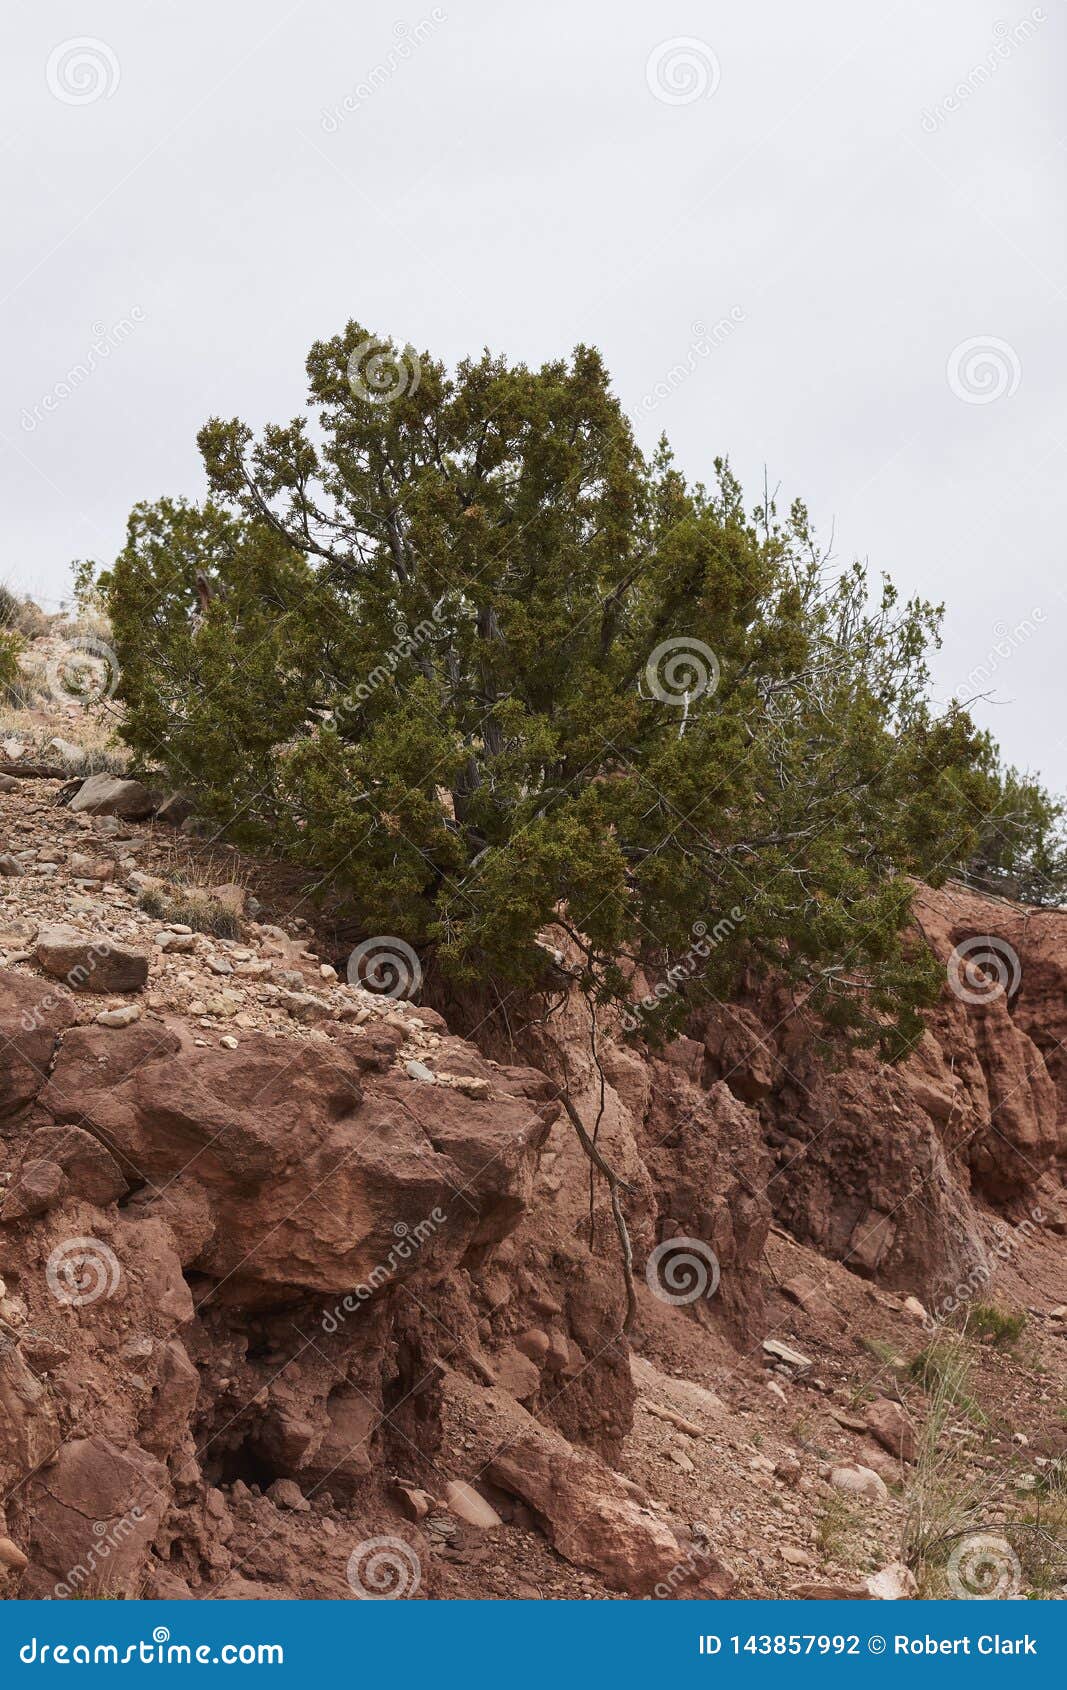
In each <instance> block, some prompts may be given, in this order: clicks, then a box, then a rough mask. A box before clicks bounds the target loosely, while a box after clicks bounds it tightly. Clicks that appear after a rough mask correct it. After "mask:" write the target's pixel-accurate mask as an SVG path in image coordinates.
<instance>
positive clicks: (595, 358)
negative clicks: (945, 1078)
mask: <svg viewBox="0 0 1067 1690" xmlns="http://www.w3.org/2000/svg"><path fill="white" fill-rule="evenodd" d="M307 373H308V382H309V398H308V407H309V411H310V416H308V417H298V418H296V419H294V420H293V421H292V422H290V423H289V424H287V425H282V426H271V427H268V428H266V429H265V430H264V431H263V433H262V434H261V435H260V436H259V438H258V439H257V438H255V437H254V436H253V434H252V432H251V430H250V429H249V428H248V427H246V426H245V425H244V424H243V423H241V422H240V421H237V420H232V421H223V420H220V419H217V418H216V419H213V420H212V421H210V422H208V423H207V424H206V425H205V427H204V428H203V429H202V431H201V433H200V436H199V443H200V447H201V451H202V454H203V458H204V462H205V465H206V469H207V475H208V482H209V489H210V496H209V498H208V500H207V501H206V502H205V503H204V504H203V505H201V506H196V505H192V504H189V503H186V502H183V501H181V500H169V499H164V500H161V501H159V502H158V503H156V504H152V505H142V506H138V507H137V508H136V509H135V510H134V512H133V513H132V515H131V518H130V523H129V533H128V539H127V543H126V546H125V549H124V550H123V552H122V553H121V555H120V556H119V558H118V560H117V561H116V563H115V565H114V568H113V569H112V570H111V572H110V574H109V576H108V577H106V578H105V581H104V586H105V589H106V593H107V599H108V604H109V609H110V614H111V617H112V621H113V626H114V629H115V636H116V641H117V646H118V655H119V659H120V663H121V668H122V683H121V696H122V698H123V700H124V702H125V705H126V712H127V714H126V721H125V725H124V727H123V729H122V732H123V734H124V736H125V738H126V739H127V741H128V742H129V744H130V745H131V747H132V748H133V749H134V751H135V752H136V753H137V754H138V756H139V757H140V758H141V759H142V760H143V761H145V762H146V763H154V764H156V765H158V766H160V767H162V768H164V769H165V770H167V771H168V772H169V774H170V775H171V776H172V777H173V778H174V779H176V780H178V781H180V782H181V783H182V784H183V785H185V786H190V785H192V786H194V787H195V788H196V789H197V791H198V794H199V798H200V803H201V807H202V808H203V809H205V810H206V811H207V812H208V813H209V814H213V815H215V816H216V817H217V818H218V820H219V821H220V823H226V824H228V825H229V826H230V827H231V830H232V832H233V834H234V836H235V837H237V838H238V839H240V840H243V841H245V842H247V843H249V844H251V845H253V846H255V845H259V844H264V843H268V844H269V846H270V848H271V849H272V850H274V851H282V852H284V853H287V854H289V855H290V856H292V857H293V858H294V859H296V860H298V861H300V862H302V863H305V864H307V865H309V866H311V867H312V868H314V869H315V870H316V871H317V873H318V877H319V878H320V879H321V880H322V882H323V883H325V884H328V885H329V886H330V887H331V888H332V889H333V890H334V891H335V892H338V891H339V892H341V893H343V896H344V899H345V901H346V903H347V906H348V907H349V908H350V910H351V911H352V912H353V916H354V918H355V920H356V921H358V923H359V925H360V926H361V927H362V929H363V930H364V931H365V932H366V933H368V934H396V935H400V936H402V937H403V938H404V940H405V941H406V942H407V943H409V944H410V945H412V946H413V947H414V948H415V949H416V950H417V951H418V952H419V953H420V954H421V956H422V957H423V959H424V961H425V962H426V963H427V964H431V963H432V965H433V966H434V967H435V968H437V969H440V970H443V971H445V972H446V973H447V974H448V975H449V976H450V977H451V979H452V980H453V981H454V982H456V984H457V986H459V987H462V986H463V985H464V983H469V982H472V981H475V980H478V981H486V980H488V981H491V982H492V983H493V984H494V987H495V988H496V990H497V991H498V992H500V993H501V994H504V993H508V992H518V993H520V994H522V993H528V992H530V991H532V990H535V989H539V988H542V987H544V985H545V983H546V966H549V965H548V964H547V960H546V950H545V947H544V943H543V940H542V939H541V938H539V936H542V935H543V933H544V930H545V929H546V927H547V926H548V925H549V924H551V923H558V924H560V926H562V927H563V928H564V929H565V930H566V931H567V932H568V933H569V935H570V938H571V941H572V945H573V951H572V953H571V954H574V955H577V956H578V957H580V959H581V962H580V964H579V966H578V969H577V973H578V975H579V977H580V984H581V986H582V989H583V990H584V991H585V992H586V994H587V996H588V997H589V998H590V1000H591V1001H597V1000H600V1001H604V1000H609V999H610V1000H614V1001H617V1002H619V1003H621V1004H624V1005H629V1006H630V1017H631V1019H630V1024H631V1025H637V1026H640V1028H641V1029H642V1031H644V1032H645V1033H648V1034H654V1033H655V1032H656V1031H657V1029H662V1028H664V1027H671V1026H675V1025H677V1024H679V1022H680V1020H681V1018H682V1017H683V1016H684V1014H685V1013H686V1011H687V1008H688V1007H689V1005H691V1004H692V1003H693V1001H694V999H695V998H697V997H699V995H701V994H706V993H711V994H724V993H727V992H728V991H729V990H730V989H731V988H732V986H734V985H735V984H736V981H737V978H738V975H739V972H740V971H741V970H742V969H744V968H745V967H746V966H748V965H750V964H758V965H759V966H761V967H770V968H773V969H775V970H777V971H779V972H780V973H781V974H782V975H784V976H785V977H787V978H790V979H792V980H793V981H794V982H795V983H796V986H797V989H798V991H800V992H802V993H804V994H805V995H807V996H808V998H809V1001H810V1002H811V1003H812V1004H813V1006H814V1007H815V1008H817V1009H818V1010H820V1011H821V1012H822V1013H823V1014H824V1015H825V1016H826V1018H827V1019H828V1020H829V1021H830V1022H831V1023H833V1024H835V1025H837V1026H839V1027H841V1028H844V1029H846V1030H847V1031H848V1033H849V1036H852V1037H856V1038H860V1039H867V1040H872V1041H877V1042H879V1043H880V1044H881V1046H882V1048H883V1049H884V1050H886V1051H887V1052H889V1053H891V1054H892V1053H897V1052H899V1051H901V1050H902V1049H904V1048H906V1047H907V1045H908V1044H909V1043H910V1041H912V1040H913V1039H914V1038H915V1037H916V1036H917V1034H918V1032H919V1030H920V1026H921V1022H920V1019H919V1010H920V1009H921V1007H922V1006H923V1005H924V1004H925V1003H927V1002H929V1001H931V998H932V996H933V995H934V993H935V991H936V988H937V970H936V968H935V966H934V964H933V961H932V959H931V957H930V956H929V955H928V953H927V952H926V951H925V950H924V948H923V947H921V946H920V945H917V944H915V943H914V942H913V941H912V939H911V938H909V935H908V927H907V923H908V910H909V904H910V900H911V896H912V880H911V877H913V876H921V877H923V878H925V879H926V880H929V881H933V882H934V883H937V882H938V881H940V880H941V879H942V878H943V877H944V876H945V874H946V873H947V872H948V871H950V870H952V869H955V868H959V867H960V866H962V865H963V864H965V863H966V862H967V861H968V859H969V858H970V856H971V855H972V854H973V852H974V851H975V849H976V847H977V846H978V844H979V842H980V841H981V840H983V839H984V840H985V841H986V847H985V848H986V850H987V854H988V852H989V850H990V849H991V848H992V847H991V846H990V844H989V841H990V840H993V839H995V838H996V837H997V834H996V830H995V825H994V824H991V823H990V822H989V820H988V817H989V815H990V811H991V808H992V809H993V810H995V808H996V803H997V795H998V791H999V787H998V778H999V777H998V775H997V771H996V754H995V749H994V748H993V747H992V745H991V743H990V742H989V740H988V738H987V737H986V736H984V735H982V734H980V733H979V732H978V731H977V730H976V728H975V726H974V724H973V723H972V721H971V720H970V718H969V716H968V715H967V713H966V712H965V711H964V710H963V709H961V708H960V707H958V706H956V705H952V706H950V707H949V708H948V709H947V710H944V711H942V712H940V713H935V711H934V710H933V708H932V706H931V703H930V697H929V685H928V680H929V677H928V670H927V656H928V653H929V651H930V649H931V646H932V645H933V644H936V641H937V638H938V627H939V617H940V610H939V608H938V607H935V606H933V605H931V604H928V603H926V602H924V601H922V600H919V599H915V600H911V601H908V602H901V601H900V599H899V598H898V596H897V594H896V592H895V590H894V589H893V587H892V585H891V584H890V583H889V582H888V581H886V580H882V581H879V582H874V583H872V582H871V581H870V580H869V579H868V576H867V574H866V572H865V570H864V569H862V568H860V567H859V566H852V567H848V568H845V569H843V570H840V569H838V568H837V567H836V566H835V565H834V564H833V562H832V561H831V560H830V559H828V558H827V557H826V556H824V555H823V553H822V552H821V551H820V548H819V545H818V543H817V541H816V538H815V535H814V533H813V529H812V525H811V523H810V521H809V518H808V514H807V511H806V510H805V508H804V506H803V505H802V504H800V503H795V504H793V505H792V507H791V508H790V509H789V511H788V513H787V514H779V512H778V511H777V509H776V507H775V503H774V501H773V499H771V498H770V497H769V496H768V495H767V494H766V493H765V494H764V496H763V498H762V499H761V500H760V502H759V504H758V506H757V508H755V509H752V510H750V509H747V508H746V505H745V501H744V498H743V494H742V490H741V488H740V486H739V485H738V483H737V481H736V479H735V477H734V475H733V474H732V472H731V470H730V467H729V465H728V463H727V462H725V461H723V460H721V459H720V460H716V461H715V463H714V468H713V474H712V475H711V476H710V477H709V483H708V484H707V485H704V484H700V483H697V484H695V485H692V484H690V483H689V482H687V480H686V479H685V477H684V476H683V475H682V474H681V472H680V471H679V469H678V467H677V465H676V463H675V462H674V460H673V459H672V456H671V453H670V450H669V447H668V446H667V444H666V442H662V443H661V445H660V447H659V448H658V450H657V451H656V452H655V453H654V454H653V455H652V456H651V458H646V457H645V456H644V455H643V454H642V453H641V451H640V450H639V449H638V447H637V445H636V443H635V441H634V438H633V435H632V432H631V430H630V427H629V425H628V423H627V420H626V418H625V416H624V414H623V412H622V409H621V407H620V404H619V401H618V399H617V398H616V397H615V395H614V394H613V393H612V391H611V388H610V384H609V380H608V377H607V373H606V371H605V369H604V366H603V363H602V361H601V359H600V357H599V355H598V354H597V352H596V351H594V350H592V349H590V348H588V347H579V348H578V349H577V350H576V351H575V352H574V354H573V356H572V357H571V358H570V359H569V360H559V361H555V362H551V363H548V364H545V365H544V366H543V367H541V368H540V369H536V370H534V369H528V368H526V367H525V366H524V365H521V364H520V365H513V364H509V363H507V362H506V361H505V360H504V359H502V358H500V357H495V356H491V355H490V354H489V353H488V352H487V353H485V354H484V355H483V356H482V357H480V358H477V359H471V360H468V361H466V362H464V363H462V364H460V365H459V367H458V368H457V369H456V370H455V371H454V372H452V373H449V371H448V370H446V368H445V366H444V365H443V364H441V363H439V362H437V361H435V360H434V359H432V358H431V357H429V356H428V355H423V356H419V357H417V356H416V354H415V353H414V352H413V351H412V349H411V348H410V347H408V348H398V347H396V346H394V345H393V344H392V343H382V342H376V341H373V340H372V338H371V337H370V336H369V335H368V333H367V331H366V330H364V329H363V328H362V327H361V326H359V325H358V324H355V323H350V324H349V325H348V327H347V328H346V330H345V332H344V333H343V334H341V335H338V336H336V337H335V338H334V339H332V340H329V341H325V342H320V343H317V344H316V345H315V346H313V348H312V350H311V353H310V355H309V358H308V361H307ZM198 572H199V574H200V577H201V583H202V586H201V593H200V600H201V601H202V602H205V603H206V605H207V608H206V610H204V609H201V608H200V605H199V604H198V594H197V585H196V582H197V574H198ZM204 582H207V583H208V589H209V590H208V591H207V592H206V593H205V592H204V590H203V583H204ZM208 601H209V602H208ZM1000 848H1001V849H1002V850H1004V851H1007V852H1008V854H1009V855H1010V847H1007V846H1004V845H1003V842H1002V844H1001V847H1000ZM709 936H710V937H709ZM664 980H668V981H670V982H671V987H670V989H667V990H660V991H658V992H657V991H655V990H652V989H650V987H654V986H655V985H656V984H657V983H662V982H663V981H664ZM675 988H677V989H675ZM635 998H636V999H643V1000H645V1001H644V1002H643V1003H642V1004H641V1005H640V1006H639V1007H638V1008H637V1009H636V1010H635V1008H634V1000H635Z"/></svg>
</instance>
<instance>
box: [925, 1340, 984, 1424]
mask: <svg viewBox="0 0 1067 1690" xmlns="http://www.w3.org/2000/svg"><path fill="white" fill-rule="evenodd" d="M971 1371H972V1367H971V1358H970V1355H969V1353H968V1350H967V1346H966V1344H965V1343H964V1341H963V1339H962V1338H960V1337H959V1336H958V1335H956V1334H955V1333H948V1332H946V1333H945V1334H944V1335H943V1336H941V1337H938V1338H935V1340H934V1342H933V1343H932V1344H928V1345H927V1346H926V1348H925V1349H923V1350H920V1351H919V1353H918V1355H917V1356H915V1357H914V1359H913V1360H912V1361H911V1362H910V1363H909V1366H908V1372H909V1374H910V1376H911V1378H912V1379H913V1380H914V1381H915V1383H916V1384H917V1385H919V1386H920V1387H921V1389H922V1390H924V1391H925V1392H926V1394H927V1396H928V1397H929V1399H930V1401H931V1403H932V1404H936V1405H939V1406H941V1407H943V1408H944V1411H945V1413H946V1414H947V1413H948V1411H949V1410H953V1411H956V1412H958V1413H961V1414H964V1415H966V1416H967V1418H968V1419H971V1420H975V1421H984V1419H985V1416H984V1415H983V1413H982V1411H981V1409H980V1408H979V1406H978V1404H977V1403H976V1402H975V1400H974V1398H973V1397H972V1396H971V1394H970V1391H969V1389H968V1383H969V1380H970V1377H971ZM928 1419H929V1416H928Z"/></svg>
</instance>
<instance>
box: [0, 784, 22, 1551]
mask: <svg viewBox="0 0 1067 1690" xmlns="http://www.w3.org/2000/svg"><path fill="white" fill-rule="evenodd" d="M15 785H16V786H17V785H18V782H17V781H16V782H15ZM21 873H22V864H21V863H20V862H19V860H18V858H17V857H13V856H11V854H10V852H7V851H5V852H4V853H3V855H2V856H0V874H6V875H7V876H8V877H9V879H11V880H14V879H16V878H17V876H18V875H20V874H21ZM5 1541H6V1540H5Z"/></svg>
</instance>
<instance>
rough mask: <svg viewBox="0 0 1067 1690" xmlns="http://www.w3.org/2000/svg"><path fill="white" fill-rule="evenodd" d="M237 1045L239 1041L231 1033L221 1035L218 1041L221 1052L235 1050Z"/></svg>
mask: <svg viewBox="0 0 1067 1690" xmlns="http://www.w3.org/2000/svg"><path fill="white" fill-rule="evenodd" d="M238 1043H239V1041H238V1040H237V1039H235V1038H234V1036H233V1034H232V1033H223V1035H222V1037H221V1039H220V1040H219V1044H220V1045H221V1046H222V1048H223V1050H236V1049H237V1047H238Z"/></svg>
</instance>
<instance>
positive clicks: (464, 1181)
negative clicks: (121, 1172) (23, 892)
mask: <svg viewBox="0 0 1067 1690" xmlns="http://www.w3.org/2000/svg"><path fill="white" fill-rule="evenodd" d="M360 1044H361V1041H360V1040H359V1039H358V1038H357V1037H353V1038H352V1039H351V1040H349V1039H340V1040H338V1041H336V1042H335V1043H332V1044H324V1043H322V1044H320V1043H310V1042H306V1041H305V1042H300V1041H297V1040H290V1039H285V1038H270V1037H268V1036H267V1035H265V1034H261V1033H249V1034H248V1035H247V1036H246V1037H244V1038H243V1039H242V1041H241V1043H240V1045H239V1046H238V1048H237V1049H235V1050H228V1049H223V1048H217V1049H211V1048H206V1049H204V1048H200V1049H198V1048H196V1047H195V1046H194V1045H193V1042H192V1037H191V1035H190V1033H189V1031H188V1030H187V1029H185V1028H177V1027H170V1028H162V1029H161V1028H160V1027H158V1026H157V1027H155V1028H152V1029H150V1028H146V1027H145V1026H144V1025H143V1024H141V1023H138V1024H136V1025H134V1026H132V1027H128V1028H124V1029H121V1030H119V1031H115V1032H111V1031H105V1030H104V1029H101V1028H98V1027H95V1026H89V1027H79V1028H76V1029H74V1030H72V1031H71V1033H70V1034H69V1035H68V1036H67V1038H66V1040H65V1041H64V1045H63V1049H62V1051H61V1052H60V1055H59V1057H58V1060H57V1061H56V1064H55V1067H54V1069H53V1072H52V1076H51V1078H50V1080H49V1082H48V1085H47V1087H46V1088H45V1092H44V1094H43V1095H42V1099H41V1101H42V1105H43V1107H44V1108H46V1109H48V1110H49V1111H50V1113H51V1114H52V1116H53V1118H54V1119H55V1120H56V1121H57V1122H72V1123H80V1124H82V1125H84V1126H85V1127H87V1128H88V1129H89V1130H90V1131H91V1132H93V1133H94V1134H96V1135H97V1136H98V1137H99V1138H100V1139H102V1140H103V1142H104V1143H105V1144H106V1145H107V1146H108V1147H109V1148H110V1150H111V1152H112V1153H113V1155H114V1156H115V1158H116V1159H117V1161H118V1162H119V1164H120V1166H121V1167H123V1168H133V1169H136V1170H137V1171H138V1173H139V1176H140V1179H141V1180H142V1181H147V1182H148V1183H147V1186H146V1188H145V1190H144V1192H143V1193H142V1201H143V1203H145V1204H147V1205H148V1206H150V1207H158V1211H159V1213H160V1215H161V1216H162V1217H163V1218H164V1219H166V1218H167V1216H168V1205H167V1192H166V1188H167V1187H168V1186H169V1184H170V1182H171V1181H173V1180H175V1179H176V1178H177V1176H179V1175H180V1176H181V1180H182V1183H183V1185H184V1186H185V1187H186V1188H188V1187H189V1185H190V1184H195V1185H196V1186H199V1187H200V1188H201V1190H202V1191H203V1193H204V1194H205V1196H206V1199H207V1206H208V1209H209V1211H210V1224H211V1234H210V1237H207V1238H205V1239H204V1241H203V1244H202V1247H201V1248H200V1250H199V1252H198V1254H197V1256H196V1259H195V1261H194V1262H192V1264H191V1265H193V1266H195V1267H196V1268H197V1269H198V1271H200V1272H201V1273H203V1274H206V1275H208V1276H210V1277H212V1278H215V1279H218V1280H220V1281H225V1285H224V1286H223V1287H222V1288H221V1291H220V1294H221V1295H223V1296H224V1297H225V1298H227V1299H231V1300H232V1299H236V1300H238V1301H241V1300H247V1299H250V1298H251V1299H253V1300H255V1299H257V1298H258V1299H259V1300H277V1299H284V1298H287V1297H291V1296H292V1295H293V1293H294V1292H297V1291H304V1292H314V1293H322V1294H328V1293H338V1294H347V1298H348V1302H347V1303H344V1304H343V1305H342V1307H341V1309H340V1313H339V1320H340V1322H341V1323H343V1322H344V1321H345V1320H346V1319H347V1317H348V1316H350V1315H351V1314H353V1313H355V1312H358V1310H359V1309H360V1308H361V1307H362V1305H363V1303H364V1302H365V1301H367V1300H368V1299H369V1298H370V1297H371V1296H372V1295H374V1293H375V1292H376V1291H377V1290H379V1289H380V1288H381V1287H383V1286H385V1285H388V1284H391V1283H393V1282H395V1281H398V1280H401V1279H404V1278H407V1277H409V1276H410V1274H411V1273H413V1272H414V1271H415V1269H416V1268H417V1267H422V1266H425V1265H426V1264H427V1263H428V1262H433V1263H434V1264H435V1265H439V1266H441V1267H445V1266H447V1265H448V1264H450V1263H454V1262H457V1261H458V1260H459V1259H460V1258H461V1257H462V1256H463V1255H464V1254H465V1253H466V1252H467V1251H468V1250H470V1249H471V1248H472V1247H474V1246H483V1245H488V1244H491V1243H492V1242H494V1241H496V1240H499V1239H501V1238H503V1237H504V1236H505V1234H506V1233H507V1232H508V1231H509V1230H510V1229H511V1227H512V1226H513V1225H514V1223H515V1220H516V1219H517V1217H518V1215H519V1214H520V1213H521V1210H522V1207H523V1204H524V1201H525V1198H526V1195H527V1193H528V1191H529V1186H530V1179H531V1172H530V1170H531V1164H532V1161H533V1152H534V1151H535V1149H536V1147H537V1146H538V1144H539V1143H540V1142H541V1141H542V1139H543V1137H544V1135H545V1132H546V1131H547V1126H548V1123H549V1122H550V1121H551V1119H552V1118H553V1117H554V1114H555V1106H554V1105H548V1104H544V1103H536V1102H533V1101H531V1100H530V1099H528V1098H526V1097H524V1096H522V1095H521V1094H516V1093H515V1092H511V1093H509V1092H508V1091H506V1090H503V1089H502V1090H501V1091H500V1092H499V1094H498V1095H497V1096H496V1097H494V1098H493V1099H492V1100H491V1101H490V1100H486V1101H481V1100H475V1099H471V1098H467V1097H465V1096H463V1095H462V1094H460V1093H457V1092H454V1091H450V1090H445V1089H444V1088H438V1087H433V1086H426V1085H420V1084H418V1083H416V1082H412V1081H411V1080H408V1079H407V1078H404V1077H402V1076H399V1075H396V1074H395V1073H390V1074H386V1075H381V1076H379V1075H373V1076H372V1075H368V1074H366V1073H365V1072H364V1070H363V1067H362V1065H361V1063H360V1060H359V1057H358V1051H359V1049H360ZM154 1190H159V1191H160V1192H161V1195H160V1197H159V1198H158V1200H155V1199H153V1191H154Z"/></svg>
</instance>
